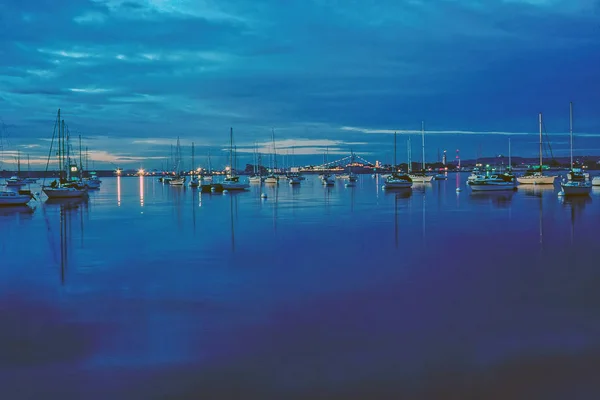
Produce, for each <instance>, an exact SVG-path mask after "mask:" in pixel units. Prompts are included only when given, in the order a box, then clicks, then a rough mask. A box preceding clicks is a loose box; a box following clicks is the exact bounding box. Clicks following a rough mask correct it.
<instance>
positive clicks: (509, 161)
mask: <svg viewBox="0 0 600 400" xmlns="http://www.w3.org/2000/svg"><path fill="white" fill-rule="evenodd" d="M508 168H509V170H512V162H511V159H510V138H508Z"/></svg>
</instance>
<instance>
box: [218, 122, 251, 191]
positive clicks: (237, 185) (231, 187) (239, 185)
mask: <svg viewBox="0 0 600 400" xmlns="http://www.w3.org/2000/svg"><path fill="white" fill-rule="evenodd" d="M236 160H237V158H236ZM229 162H230V165H229V171H230V173H229V174H228V175H227V176H226V177H225V179H224V180H223V182H222V183H221V186H222V187H223V190H227V191H236V190H246V189H248V188H249V187H250V185H249V184H247V183H243V182H240V177H239V176H237V175H236V174H235V165H234V164H235V163H234V159H233V128H230V130H229Z"/></svg>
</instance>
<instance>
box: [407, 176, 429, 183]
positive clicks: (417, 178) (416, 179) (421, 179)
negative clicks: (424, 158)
mask: <svg viewBox="0 0 600 400" xmlns="http://www.w3.org/2000/svg"><path fill="white" fill-rule="evenodd" d="M408 176H410V179H412V181H413V182H418V183H427V182H431V181H432V180H433V176H421V175H408Z"/></svg>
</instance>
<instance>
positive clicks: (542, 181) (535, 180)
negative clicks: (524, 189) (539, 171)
mask: <svg viewBox="0 0 600 400" xmlns="http://www.w3.org/2000/svg"><path fill="white" fill-rule="evenodd" d="M556 178H557V177H556V176H545V175H542V176H539V175H538V176H535V175H532V176H519V177H518V178H517V182H519V183H520V184H521V185H553V184H554V181H555V180H556Z"/></svg>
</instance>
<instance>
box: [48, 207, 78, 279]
mask: <svg viewBox="0 0 600 400" xmlns="http://www.w3.org/2000/svg"><path fill="white" fill-rule="evenodd" d="M44 204H45V208H48V209H52V208H55V206H58V207H59V237H60V242H59V254H60V255H59V257H58V260H57V259H56V257H55V262H57V263H58V264H59V266H60V281H61V284H63V285H64V283H65V273H66V271H67V268H68V265H69V260H70V259H71V258H72V249H73V242H72V239H73V235H72V231H73V219H74V218H78V219H79V229H80V237H81V242H80V246H81V247H82V248H83V245H84V219H85V218H84V211H86V212H87V211H89V210H88V208H87V206H88V198H78V199H48V200H46V202H45V203H44ZM46 223H47V224H48V228H47V229H48V232H49V233H50V235H51V238H52V237H53V233H52V232H53V229H52V222H51V220H50V218H49V217H48V215H47V214H46ZM50 243H51V247H52V248H53V253H54V254H56V253H55V251H54V249H55V247H54V246H55V245H54V244H53V243H54V241H53V240H52V239H51V241H50Z"/></svg>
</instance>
